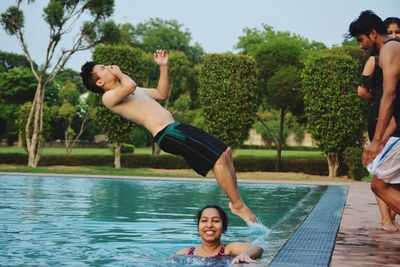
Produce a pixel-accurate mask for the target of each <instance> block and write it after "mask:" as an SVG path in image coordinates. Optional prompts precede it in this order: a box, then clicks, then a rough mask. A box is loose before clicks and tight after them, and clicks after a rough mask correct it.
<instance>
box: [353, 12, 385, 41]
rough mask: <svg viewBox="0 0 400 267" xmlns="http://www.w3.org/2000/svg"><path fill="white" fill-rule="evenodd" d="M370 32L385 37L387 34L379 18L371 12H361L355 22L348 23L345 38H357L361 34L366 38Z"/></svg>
mask: <svg viewBox="0 0 400 267" xmlns="http://www.w3.org/2000/svg"><path fill="white" fill-rule="evenodd" d="M372 30H375V31H376V32H377V33H378V34H380V35H385V34H386V33H387V31H386V28H385V25H384V24H383V22H382V20H381V18H380V17H378V16H377V15H376V14H375V13H374V12H372V11H371V10H365V11H363V12H361V14H360V16H359V17H358V18H357V19H356V20H353V22H352V23H350V26H349V32H348V33H347V35H346V38H352V37H357V36H359V35H361V34H364V35H367V36H368V35H369V34H370V33H371V32H372Z"/></svg>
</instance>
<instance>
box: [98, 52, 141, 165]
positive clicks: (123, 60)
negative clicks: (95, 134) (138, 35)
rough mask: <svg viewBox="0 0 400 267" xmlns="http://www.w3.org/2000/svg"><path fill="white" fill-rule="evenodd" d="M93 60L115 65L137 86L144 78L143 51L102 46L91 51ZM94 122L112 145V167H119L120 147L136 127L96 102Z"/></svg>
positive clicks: (129, 137)
mask: <svg viewBox="0 0 400 267" xmlns="http://www.w3.org/2000/svg"><path fill="white" fill-rule="evenodd" d="M93 60H94V61H95V62H99V63H101V64H104V65H111V64H116V65H118V66H119V67H120V69H121V70H122V72H123V73H125V74H127V75H128V76H130V77H132V78H133V79H134V80H135V81H136V82H137V83H138V84H140V81H143V80H144V79H145V78H144V77H145V74H144V68H143V65H142V63H143V62H144V58H143V51H141V50H140V49H137V48H136V49H135V48H132V47H129V46H127V45H102V46H97V47H96V48H95V50H94V51H93ZM97 104H98V107H97V108H96V115H95V120H96V123H97V124H98V125H99V127H100V129H101V131H102V132H103V133H104V134H106V135H107V137H108V141H110V142H111V143H113V144H114V147H115V149H114V166H115V167H116V168H120V167H121V153H120V151H121V146H122V143H124V142H126V140H130V139H132V134H133V132H134V130H135V128H136V127H137V125H136V124H135V123H134V122H132V121H129V120H127V119H125V118H123V117H122V116H120V115H118V114H115V113H113V112H112V111H110V110H108V109H107V108H105V107H104V106H103V104H102V103H101V101H100V100H99V101H98V102H97Z"/></svg>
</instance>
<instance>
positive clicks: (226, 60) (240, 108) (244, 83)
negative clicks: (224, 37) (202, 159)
mask: <svg viewBox="0 0 400 267" xmlns="http://www.w3.org/2000/svg"><path fill="white" fill-rule="evenodd" d="M256 77H257V66H256V62H255V60H254V59H253V58H252V57H249V56H244V55H234V54H230V53H226V54H209V55H206V56H205V57H204V60H203V63H202V65H201V70H200V75H199V83H200V87H199V90H198V93H199V100H200V106H201V109H202V111H203V115H204V119H205V121H204V126H205V128H206V130H207V131H208V132H210V133H211V134H214V135H215V136H217V137H218V138H220V139H221V140H223V141H224V142H225V143H227V144H228V145H229V146H232V147H238V146H239V145H240V144H242V143H243V141H244V140H245V139H246V138H247V137H248V134H249V130H250V128H251V127H252V125H253V122H254V119H255V114H256V112H257V108H258V105H257V87H256Z"/></svg>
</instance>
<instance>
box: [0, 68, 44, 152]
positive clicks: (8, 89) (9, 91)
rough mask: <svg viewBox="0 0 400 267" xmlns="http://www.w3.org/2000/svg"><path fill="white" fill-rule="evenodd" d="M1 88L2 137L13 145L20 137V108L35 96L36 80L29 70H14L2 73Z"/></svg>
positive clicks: (0, 75)
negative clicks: (18, 125)
mask: <svg viewBox="0 0 400 267" xmlns="http://www.w3.org/2000/svg"><path fill="white" fill-rule="evenodd" d="M0 88H1V90H0V124H1V126H2V127H1V128H0V136H4V135H5V137H6V138H7V142H8V144H10V145H12V144H13V143H14V141H15V140H16V139H18V136H19V135H18V127H17V126H16V124H15V120H16V119H17V118H18V111H19V106H20V105H21V104H23V103H24V102H26V101H29V100H31V99H32V98H33V96H34V95H35V88H36V80H35V77H34V76H33V74H32V72H31V71H30V70H29V69H27V68H12V69H9V70H8V71H7V72H0Z"/></svg>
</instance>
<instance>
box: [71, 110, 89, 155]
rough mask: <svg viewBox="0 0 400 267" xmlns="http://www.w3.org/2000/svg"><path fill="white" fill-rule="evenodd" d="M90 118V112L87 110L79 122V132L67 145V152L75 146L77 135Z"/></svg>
mask: <svg viewBox="0 0 400 267" xmlns="http://www.w3.org/2000/svg"><path fill="white" fill-rule="evenodd" d="M89 119H90V114H89V112H87V113H86V114H85V117H84V118H83V120H82V124H81V128H80V129H79V133H78V134H77V135H76V136H75V138H74V140H73V141H72V142H71V143H70V145H69V147H67V153H68V154H71V152H72V149H73V148H74V146H75V143H76V142H77V141H78V139H79V137H80V136H81V135H82V133H83V130H84V129H85V126H86V123H87V122H88V121H89Z"/></svg>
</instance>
